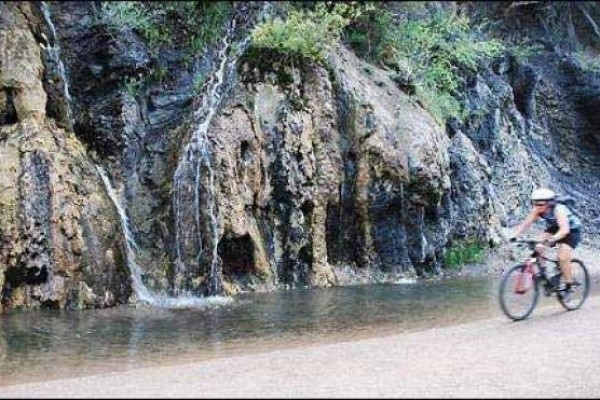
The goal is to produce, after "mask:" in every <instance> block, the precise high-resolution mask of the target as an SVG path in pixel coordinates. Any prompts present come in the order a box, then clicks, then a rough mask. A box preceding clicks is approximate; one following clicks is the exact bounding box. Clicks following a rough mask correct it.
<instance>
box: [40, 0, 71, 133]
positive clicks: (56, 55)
mask: <svg viewBox="0 0 600 400" xmlns="http://www.w3.org/2000/svg"><path fill="white" fill-rule="evenodd" d="M40 8H41V10H42V14H43V15H44V20H45V22H46V25H47V26H48V28H49V29H50V35H51V37H50V38H47V39H48V44H47V45H46V46H45V47H44V49H45V50H46V53H47V54H48V58H49V59H50V61H51V62H52V64H54V65H55V66H56V73H57V74H58V78H59V80H60V81H61V82H62V94H63V98H64V102H65V114H66V115H65V119H66V121H65V122H67V123H68V129H69V130H73V125H74V124H73V116H72V113H71V94H70V93H69V79H68V78H67V72H66V70H65V64H64V63H63V61H62V59H61V57H60V47H59V46H58V38H57V34H56V28H55V27H54V23H53V22H52V18H51V16H50V7H49V6H48V4H46V2H45V1H42V2H41V3H40Z"/></svg>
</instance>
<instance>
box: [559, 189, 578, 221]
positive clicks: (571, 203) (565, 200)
mask: <svg viewBox="0 0 600 400" xmlns="http://www.w3.org/2000/svg"><path fill="white" fill-rule="evenodd" d="M555 201H556V203H558V204H564V205H565V206H567V207H568V208H569V210H570V211H571V212H572V213H573V214H575V215H576V216H577V217H578V218H579V219H581V214H579V213H578V212H577V211H576V210H575V204H576V201H575V199H574V198H573V196H571V195H568V194H559V195H557V196H556V200H555Z"/></svg>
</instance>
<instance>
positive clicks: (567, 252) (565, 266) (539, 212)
mask: <svg viewBox="0 0 600 400" xmlns="http://www.w3.org/2000/svg"><path fill="white" fill-rule="evenodd" d="M530 200H531V203H532V205H533V209H532V210H531V212H530V213H529V215H527V217H525V219H524V220H523V222H522V223H521V224H519V225H518V226H517V227H516V228H515V231H514V233H513V235H512V237H511V238H510V240H511V241H514V240H516V238H517V237H518V236H519V235H521V234H522V233H523V232H524V231H526V230H527V229H528V228H529V227H530V226H531V224H532V223H534V222H535V221H537V220H538V219H540V218H542V219H543V220H544V221H545V222H546V229H545V230H544V233H543V234H542V236H541V237H540V242H543V243H544V244H546V245H547V246H554V244H558V245H559V247H558V264H559V266H560V270H561V272H562V275H563V277H564V282H565V285H564V287H561V288H560V290H564V291H563V292H562V293H563V298H564V299H568V298H569V291H570V290H571V284H572V282H573V280H572V276H571V259H572V258H573V250H574V249H575V247H577V245H578V244H579V242H580V241H581V221H580V220H579V218H577V216H576V215H575V214H574V213H573V211H571V210H570V209H569V207H567V206H566V205H564V204H561V203H558V202H557V201H556V200H557V196H556V193H554V191H552V190H550V189H545V188H541V189H535V190H534V191H533V192H532V193H531V197H530ZM536 251H537V252H538V253H539V254H540V255H541V256H543V255H544V253H543V252H544V245H542V244H538V245H537V246H536Z"/></svg>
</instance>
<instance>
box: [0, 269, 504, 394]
mask: <svg viewBox="0 0 600 400" xmlns="http://www.w3.org/2000/svg"><path fill="white" fill-rule="evenodd" d="M496 290H497V283H496V278H486V277H473V278H461V279H446V280H440V281H418V282H413V283H404V284H395V285H394V284H382V285H367V286H351V287H335V288H323V289H311V290H289V291H281V292H273V293H253V294H245V295H240V296H236V297H234V298H233V301H231V302H224V303H222V304H219V303H217V304H212V305H210V306H207V307H204V308H200V309H177V310H169V309H160V308H151V307H132V306H122V307H116V308H113V309H105V310H84V311H56V310H40V311H27V312H12V313H10V314H7V315H2V316H0V324H1V325H0V385H9V384H14V383H20V382H28V381H35V380H45V379H52V378H63V377H69V376H77V375H85V374H91V373H99V372H115V371H122V370H127V369H132V368H139V367H143V366H154V365H161V364H173V363H181V362H188V361H197V360H203V359H208V358H212V357H223V356H230V355H234V354H243V353H248V352H256V351H265V350H272V349H278V348H284V347H290V346H297V345H310V344H317V343H324V342H334V341H342V340H356V339H360V338H366V337H373V336H381V335H387V334H395V333H401V332H408V331H413V330H419V329H426V328H432V327H436V326H445V325H448V324H455V323H462V322H470V321H473V320H476V319H482V318H490V317H495V316H500V310H499V307H498V305H497V299H496Z"/></svg>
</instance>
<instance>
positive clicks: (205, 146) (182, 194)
mask: <svg viewBox="0 0 600 400" xmlns="http://www.w3.org/2000/svg"><path fill="white" fill-rule="evenodd" d="M234 30H235V18H234V19H232V22H231V24H230V26H229V27H228V30H227V34H226V35H225V36H224V38H223V41H222V46H221V48H220V50H219V53H218V55H217V58H216V59H217V60H218V62H217V66H218V67H217V69H216V71H215V73H214V74H212V76H211V79H210V80H209V81H207V83H206V86H205V87H204V92H203V96H202V98H201V99H202V101H201V104H200V106H199V107H198V109H197V110H196V111H195V113H194V120H195V121H196V123H195V125H196V127H195V129H194V131H193V132H192V135H191V138H190V140H189V142H188V143H187V145H186V146H185V148H184V149H183V152H182V154H181V156H180V158H179V161H178V163H177V169H176V171H175V175H174V177H173V182H174V189H175V190H174V196H173V210H174V214H175V215H174V217H175V241H176V252H177V260H176V264H175V269H176V273H175V293H176V294H179V293H182V292H183V293H185V291H186V290H187V288H186V287H185V285H184V283H183V282H182V281H183V280H184V275H185V273H186V272H187V267H188V265H187V263H186V262H187V261H188V258H187V256H188V255H189V254H190V253H191V256H192V259H191V261H192V262H194V263H195V264H196V265H198V264H199V263H200V262H201V261H202V260H203V253H204V251H203V247H206V248H207V249H208V250H209V251H210V257H211V258H210V272H209V276H208V277H207V278H208V279H209V282H208V283H209V286H208V289H209V292H211V293H215V292H217V291H218V284H219V282H218V276H217V274H218V267H219V266H218V264H219V261H220V259H219V256H218V253H217V246H218V241H219V239H220V237H221V233H222V232H221V230H222V227H221V226H220V225H219V217H218V209H217V204H216V201H215V189H214V185H215V172H214V170H213V166H212V165H213V159H212V152H211V149H210V142H209V138H208V135H207V133H208V127H209V125H210V123H211V121H212V119H213V117H214V116H215V114H216V112H217V110H218V108H219V106H220V104H221V101H222V99H223V97H224V94H225V92H226V87H225V85H226V82H227V79H226V78H228V77H229V76H230V74H232V73H234V70H235V64H236V62H237V58H238V57H239V54H242V53H243V49H244V48H245V46H246V45H247V43H248V42H249V40H250V36H248V37H246V39H244V40H243V41H242V42H241V43H240V44H239V45H238V48H237V49H235V48H232V43H231V40H232V37H233V33H234ZM230 81H231V79H230ZM203 175H204V176H206V178H207V182H206V184H205V185H204V188H205V189H206V190H205V191H204V204H201V203H202V202H201V200H202V199H201V193H200V189H201V180H202V177H203ZM190 183H193V184H190ZM203 211H204V212H206V213H207V214H208V223H209V224H208V227H207V228H208V230H209V234H208V236H207V237H203V235H202V220H203V219H202V218H201V213H202V212H203ZM188 221H189V222H190V223H191V229H189V228H187V227H186V226H184V224H185V223H187V222H188Z"/></svg>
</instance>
